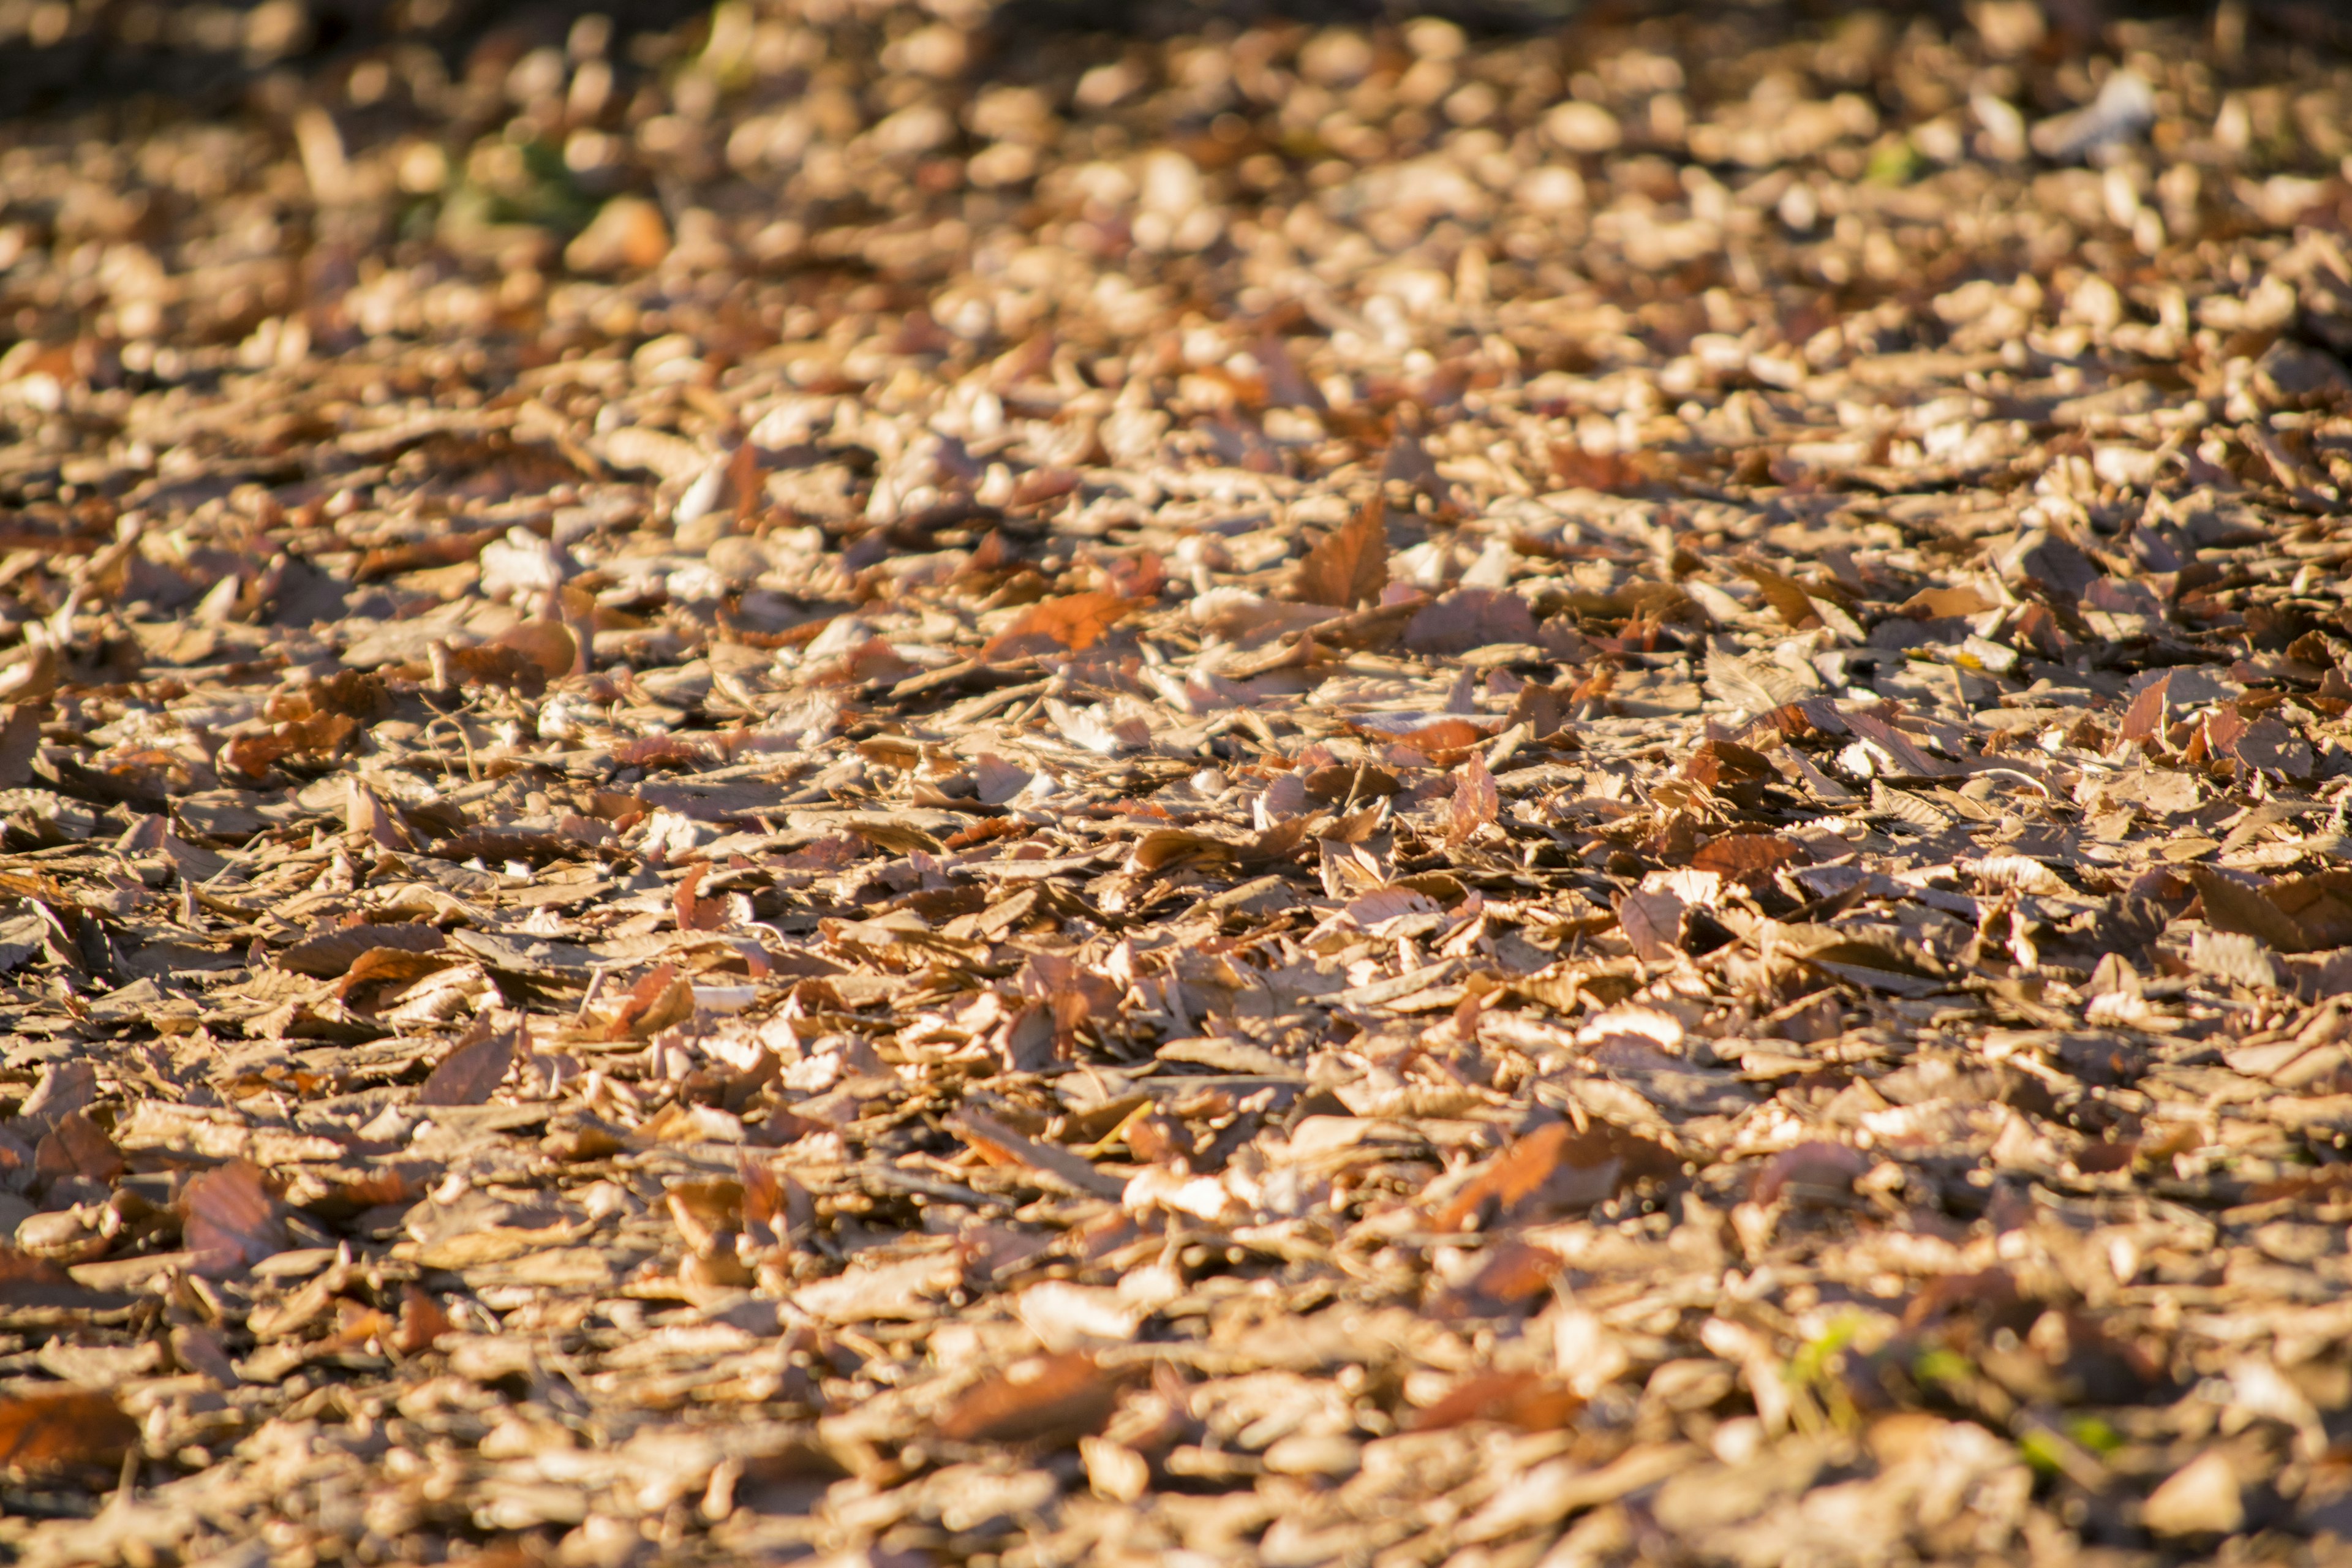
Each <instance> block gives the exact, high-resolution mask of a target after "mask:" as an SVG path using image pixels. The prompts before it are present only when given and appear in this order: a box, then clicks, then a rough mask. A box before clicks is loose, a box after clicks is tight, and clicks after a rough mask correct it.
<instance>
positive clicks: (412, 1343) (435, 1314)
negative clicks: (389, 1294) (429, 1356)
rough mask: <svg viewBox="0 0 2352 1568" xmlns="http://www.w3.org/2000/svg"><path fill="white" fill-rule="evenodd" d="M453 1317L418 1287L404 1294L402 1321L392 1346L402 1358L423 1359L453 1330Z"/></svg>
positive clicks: (410, 1287) (403, 1290) (404, 1290)
mask: <svg viewBox="0 0 2352 1568" xmlns="http://www.w3.org/2000/svg"><path fill="white" fill-rule="evenodd" d="M450 1327H451V1324H450V1322H449V1314H448V1313H447V1312H445V1311H443V1310H441V1303H440V1301H439V1300H436V1299H435V1298H434V1297H431V1296H428V1295H426V1294H425V1292H424V1291H422V1290H420V1289H417V1288H416V1287H415V1286H414V1285H404V1286H402V1287H401V1290H400V1319H399V1322H398V1324H397V1326H396V1327H394V1330H393V1331H392V1338H391V1340H390V1343H391V1345H392V1348H393V1349H394V1350H396V1351H398V1352H400V1353H401V1354H402V1355H422V1354H424V1353H425V1352H426V1351H429V1350H431V1349H432V1348H433V1347H434V1345H435V1344H436V1342H438V1341H439V1340H440V1338H441V1336H442V1335H444V1334H446V1333H447V1332H448V1331H449V1330H450Z"/></svg>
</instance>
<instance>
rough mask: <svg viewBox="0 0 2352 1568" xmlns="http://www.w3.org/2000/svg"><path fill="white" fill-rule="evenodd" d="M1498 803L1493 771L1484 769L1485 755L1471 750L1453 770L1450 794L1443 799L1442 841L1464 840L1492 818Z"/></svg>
mask: <svg viewBox="0 0 2352 1568" xmlns="http://www.w3.org/2000/svg"><path fill="white" fill-rule="evenodd" d="M1502 804H1503V797H1502V795H1500V794H1499V793H1497V791H1496V788H1495V775H1494V774H1493V773H1488V772H1487V771H1486V758H1485V757H1483V756H1481V755H1479V754H1478V753H1477V752H1471V753H1470V760H1469V761H1468V762H1466V763H1463V764H1462V766H1461V767H1459V768H1458V769H1456V770H1454V795H1453V798H1452V799H1451V800H1450V801H1448V802H1447V814H1446V823H1445V842H1446V845H1447V846H1448V847H1459V846H1461V845H1464V844H1466V843H1468V842H1469V841H1470V838H1471V837H1472V835H1474V834H1475V833H1476V832H1477V831H1478V830H1479V829H1480V828H1482V827H1484V826H1486V825H1487V824H1488V823H1490V822H1492V821H1494V820H1495V816H1496V813H1497V812H1498V811H1499V810H1500V809H1501V808H1502Z"/></svg>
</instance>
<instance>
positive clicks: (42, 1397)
mask: <svg viewBox="0 0 2352 1568" xmlns="http://www.w3.org/2000/svg"><path fill="white" fill-rule="evenodd" d="M138 1442H139V1423H138V1422H136V1421H133V1420H132V1419H131V1417H130V1416H129V1415H125V1414H123V1410H122V1407H121V1405H117V1404H116V1403H115V1402H114V1398H113V1396H112V1395H111V1394H98V1393H93V1392H89V1391H88V1390H83V1389H72V1390H61V1391H59V1392H57V1393H54V1394H52V1393H47V1392H43V1393H40V1394H25V1395H22V1396H20V1397H18V1398H15V1399H5V1400H0V1470H5V1471H7V1472H9V1473H10V1474H13V1475H18V1476H52V1475H58V1474H62V1473H64V1472H68V1471H75V1470H101V1471H103V1470H111V1469H112V1468H114V1467H115V1466H117V1465H119V1464H121V1462H122V1456H123V1455H124V1454H126V1453H129V1452H130V1451H131V1448H132V1447H136V1446H137V1444H138Z"/></svg>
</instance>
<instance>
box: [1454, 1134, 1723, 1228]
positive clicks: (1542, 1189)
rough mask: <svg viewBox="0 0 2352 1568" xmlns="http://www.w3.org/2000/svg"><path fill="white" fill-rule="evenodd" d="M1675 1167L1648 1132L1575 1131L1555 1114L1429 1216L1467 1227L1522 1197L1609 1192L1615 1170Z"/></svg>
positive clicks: (1558, 1200)
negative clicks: (1643, 1135)
mask: <svg viewBox="0 0 2352 1568" xmlns="http://www.w3.org/2000/svg"><path fill="white" fill-rule="evenodd" d="M1678 1168H1679V1167H1678V1165H1677V1163H1676V1162H1675V1160H1674V1158H1673V1157H1672V1156H1671V1155H1669V1154H1668V1153H1667V1152H1665V1151H1664V1150H1663V1149H1661V1148H1659V1147H1658V1146H1657V1145H1656V1144H1654V1143H1653V1142H1649V1141H1648V1140H1647V1139H1644V1138H1639V1137H1636V1136H1634V1135H1633V1134H1632V1133H1628V1132H1622V1131H1617V1130H1616V1129H1614V1128H1610V1127H1606V1126H1595V1127H1593V1128H1591V1129H1590V1130H1589V1131H1583V1132H1579V1131H1576V1130H1575V1129H1574V1128H1572V1127H1570V1126H1569V1125H1568V1124H1567V1123H1566V1122H1560V1121H1555V1122H1552V1123H1550V1124H1549V1125H1547V1126H1543V1127H1538V1129H1536V1130H1535V1131H1533V1132H1530V1133H1528V1135H1527V1136H1526V1137H1524V1138H1521V1139H1519V1140H1517V1142H1514V1143H1512V1144H1511V1146H1510V1147H1509V1148H1507V1149H1505V1150H1504V1151H1503V1152H1501V1153H1499V1154H1497V1155H1496V1156H1495V1157H1494V1158H1493V1159H1491V1160H1489V1161H1487V1162H1486V1164H1485V1165H1484V1166H1483V1167H1482V1168H1481V1169H1480V1170H1479V1172H1478V1173H1477V1174H1476V1175H1475V1176H1473V1177H1472V1178H1471V1179H1470V1180H1469V1181H1468V1182H1467V1183H1466V1184H1464V1185H1463V1186H1462V1187H1461V1189H1460V1190H1459V1191H1457V1192H1456V1193H1454V1195H1453V1197H1452V1198H1451V1199H1450V1200H1448V1201H1447V1203H1446V1204H1445V1205H1444V1207H1443V1208H1441V1209H1439V1210H1438V1211H1437V1213H1436V1215H1435V1216H1434V1217H1433V1219H1432V1221H1431V1224H1432V1225H1433V1226H1435V1227H1436V1228H1437V1229H1439V1230H1467V1229H1474V1228H1477V1227H1479V1226H1485V1225H1489V1224H1492V1223H1494V1222H1496V1221H1497V1220H1499V1219H1501V1218H1503V1217H1504V1216H1506V1215H1513V1214H1516V1213H1517V1212H1518V1211H1519V1210H1520V1209H1521V1208H1522V1207H1523V1206H1527V1205H1539V1206H1544V1207H1550V1208H1563V1209H1577V1208H1584V1207H1589V1206H1590V1205H1593V1204H1596V1203H1599V1202H1600V1201H1601V1199H1603V1198H1605V1197H1607V1196H1609V1195H1610V1194H1612V1193H1614V1192H1615V1191H1616V1190H1617V1186H1618V1183H1619V1180H1620V1179H1621V1177H1623V1176H1625V1175H1634V1176H1644V1175H1663V1174H1669V1173H1672V1172H1673V1171H1675V1169H1678Z"/></svg>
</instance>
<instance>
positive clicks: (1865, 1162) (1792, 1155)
mask: <svg viewBox="0 0 2352 1568" xmlns="http://www.w3.org/2000/svg"><path fill="white" fill-rule="evenodd" d="M1869 1169H1870V1156H1868V1155H1867V1154H1864V1153H1863V1152H1861V1151H1860V1150H1858V1149H1854V1148H1853V1147H1851V1146H1849V1145H1847V1144H1844V1143H1827V1142H1819V1141H1815V1142H1807V1143H1800V1144H1798V1145H1797V1146H1796V1147H1795V1148H1793V1149H1783V1150H1781V1151H1780V1152H1779V1153H1777V1154H1775V1155H1773V1156H1772V1157H1771V1158H1770V1159H1769V1160H1767V1161H1765V1162H1764V1163H1763V1166H1762V1167H1761V1168H1760V1169H1759V1170H1758V1171H1757V1173H1756V1177H1755V1180H1754V1181H1753V1183H1751V1184H1750V1186H1749V1191H1748V1195H1749V1196H1751V1197H1753V1198H1754V1199H1755V1200H1756V1201H1757V1202H1758V1203H1759V1204H1769V1203H1778V1202H1780V1200H1781V1199H1783V1198H1785V1199H1787V1200H1788V1201H1789V1202H1790V1203H1793V1204H1813V1205H1822V1204H1834V1203H1837V1202H1839V1201H1840V1200H1841V1199H1843V1198H1844V1197H1845V1195H1846V1194H1849V1193H1851V1192H1853V1184H1854V1182H1855V1181H1856V1179H1858V1178H1859V1177H1861V1176H1862V1175H1863V1174H1864V1173H1865V1172H1867V1171H1868V1170H1869Z"/></svg>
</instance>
